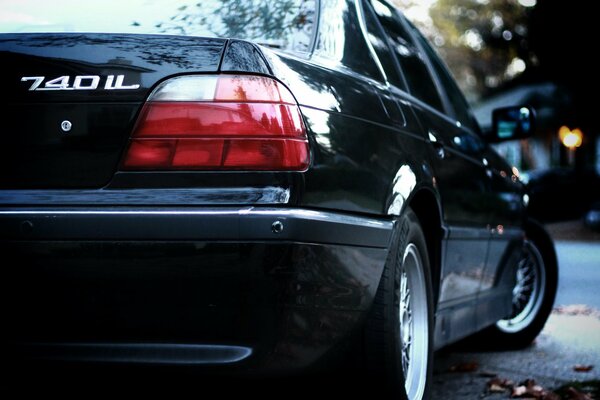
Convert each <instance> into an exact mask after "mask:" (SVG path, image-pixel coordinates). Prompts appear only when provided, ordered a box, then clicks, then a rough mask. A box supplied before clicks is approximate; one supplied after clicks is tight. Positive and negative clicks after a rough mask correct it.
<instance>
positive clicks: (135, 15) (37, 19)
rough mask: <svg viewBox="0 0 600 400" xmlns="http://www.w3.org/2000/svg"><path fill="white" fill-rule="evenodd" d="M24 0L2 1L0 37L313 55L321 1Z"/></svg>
mask: <svg viewBox="0 0 600 400" xmlns="http://www.w3.org/2000/svg"><path fill="white" fill-rule="evenodd" d="M80 3H81V2H80V1H77V0H52V1H47V2H43V1H39V0H19V1H3V2H0V15H2V16H6V18H0V32H12V33H21V32H102V33H142V34H174V35H185V36H207V37H222V38H237V39H245V40H251V41H254V42H259V43H261V44H265V45H268V46H271V47H276V48H280V49H282V50H287V51H292V52H304V53H306V52H309V51H310V50H312V40H313V34H314V29H315V27H316V24H315V18H316V15H317V12H316V7H317V4H318V1H316V0H286V1H283V2H282V1H271V0H202V1H200V2H199V1H198V0H194V1H192V0H172V1H164V0H127V1H122V0H103V1H89V2H85V7H83V6H81V4H80Z"/></svg>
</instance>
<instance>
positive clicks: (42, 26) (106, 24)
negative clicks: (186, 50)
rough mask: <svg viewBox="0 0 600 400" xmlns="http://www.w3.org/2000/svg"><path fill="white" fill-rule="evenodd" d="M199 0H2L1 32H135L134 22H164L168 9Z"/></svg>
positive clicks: (0, 2) (147, 25)
mask: <svg viewBox="0 0 600 400" xmlns="http://www.w3.org/2000/svg"><path fill="white" fill-rule="evenodd" d="M197 2H198V0H195V1H192V0H188V1H186V0H183V1H181V0H180V1H178V2H177V3H176V5H173V3H174V2H173V1H168V0H101V1H82V0H51V1H47V0H0V32H17V33H18V32H65V31H66V32H73V31H79V32H101V31H104V32H106V31H110V32H121V33H127V32H133V33H140V31H141V29H140V28H136V27H134V26H131V23H132V22H133V21H137V22H140V23H142V25H143V26H144V27H152V26H154V25H155V24H156V23H157V22H159V21H164V20H165V17H166V16H167V15H165V10H171V9H172V12H169V13H168V14H169V15H174V14H175V13H176V11H177V6H179V5H181V4H195V3H197Z"/></svg>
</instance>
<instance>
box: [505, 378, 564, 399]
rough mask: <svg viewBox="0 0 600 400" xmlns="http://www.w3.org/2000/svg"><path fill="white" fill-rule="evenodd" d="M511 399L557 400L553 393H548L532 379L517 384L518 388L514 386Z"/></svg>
mask: <svg viewBox="0 0 600 400" xmlns="http://www.w3.org/2000/svg"><path fill="white" fill-rule="evenodd" d="M511 397H519V398H521V399H539V400H555V399H557V398H558V397H556V395H555V394H554V393H552V392H548V391H546V390H544V388H543V387H541V386H540V385H537V384H536V383H535V381H534V380H533V379H526V380H525V381H523V382H521V383H519V385H518V386H514V387H513V389H512V393H511Z"/></svg>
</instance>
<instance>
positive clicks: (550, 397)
mask: <svg viewBox="0 0 600 400" xmlns="http://www.w3.org/2000/svg"><path fill="white" fill-rule="evenodd" d="M542 400H561V398H560V396H559V395H557V394H556V393H554V392H547V393H546V394H545V395H544V396H543V397H542Z"/></svg>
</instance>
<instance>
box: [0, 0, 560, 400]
mask: <svg viewBox="0 0 600 400" xmlns="http://www.w3.org/2000/svg"><path fill="white" fill-rule="evenodd" d="M28 3H29V2H28V1H24V2H22V3H18V4H21V5H22V6H21V7H22V8H26V7H27V4H28ZM59 3H61V1H60V0H58V1H57V2H55V3H53V7H54V9H55V10H57V11H56V12H55V13H54V14H52V15H45V16H39V15H37V14H35V13H36V12H42V11H44V12H45V11H47V10H48V7H46V8H43V7H42V8H40V9H37V8H35V7H30V8H29V9H26V10H23V9H19V10H16V11H15V10H13V11H12V12H13V13H12V14H10V15H24V14H25V15H26V16H28V17H27V18H22V20H23V21H25V22H23V23H24V24H29V25H26V26H24V27H18V29H17V28H15V27H14V26H9V28H10V29H12V30H13V31H18V32H34V31H40V30H41V31H44V30H47V32H45V33H7V34H2V35H0V61H1V63H2V66H3V71H4V77H3V79H4V82H5V83H4V88H5V90H4V91H3V96H2V107H0V110H1V113H2V119H1V120H2V121H3V128H2V138H3V141H4V145H3V146H2V147H1V148H0V153H1V155H0V171H1V173H0V188H1V189H0V235H1V238H2V241H1V249H2V254H3V259H4V260H5V261H4V262H3V265H4V268H3V273H4V276H3V283H4V285H3V294H4V296H5V301H4V302H3V305H4V309H3V319H4V331H5V333H6V334H7V335H8V336H9V338H10V339H9V340H10V342H9V343H10V348H11V349H12V352H13V355H14V356H15V357H18V358H20V359H21V360H39V359H45V360H48V359H52V360H72V361H90V362H92V361H95V362H109V363H136V364H169V365H170V364H185V365H196V366H199V365H200V366H205V367H209V369H210V368H212V367H215V368H216V367H219V368H220V369H219V370H220V371H223V370H224V371H228V370H231V371H235V372H236V373H240V372H251V373H266V374H268V373H275V372H277V373H293V372H296V371H301V370H306V369H310V368H311V367H313V366H315V365H317V364H318V363H319V362H320V360H323V359H324V358H327V357H329V356H330V355H332V354H333V353H335V352H336V351H338V350H339V349H347V348H348V346H347V344H348V343H350V344H351V345H352V346H361V347H362V350H360V351H358V350H357V351H354V354H355V355H357V357H358V355H362V354H364V355H365V356H364V359H361V361H360V364H361V365H364V366H366V367H367V369H368V370H370V371H372V372H373V373H374V375H375V376H377V377H379V378H381V379H382V381H383V384H385V385H388V386H387V387H388V388H390V389H391V390H394V391H397V392H399V393H401V395H402V397H404V398H409V399H421V398H426V397H427V393H428V388H429V385H430V382H431V370H432V352H433V350H435V349H439V348H441V347H443V346H445V345H447V344H449V343H452V342H455V341H457V340H459V339H462V338H465V337H467V336H469V335H472V334H474V333H476V332H479V335H480V336H479V339H478V340H482V338H483V340H485V341H488V342H489V343H491V344H494V345H495V346H497V347H519V346H525V345H528V344H529V343H530V342H531V341H532V340H533V339H534V338H535V336H536V335H537V334H538V333H539V332H540V330H541V329H542V327H543V325H544V323H545V321H546V318H547V317H548V314H549V312H550V309H551V306H552V303H553V300H554V294H555V290H556V281H557V262H556V257H555V254H554V249H553V243H552V241H551V239H550V237H549V236H548V235H547V234H546V233H545V232H544V230H543V228H542V227H541V226H540V225H539V224H537V223H536V222H534V221H533V220H531V219H529V218H528V215H527V207H526V205H527V204H526V203H527V197H526V196H524V194H525V192H524V189H523V185H522V184H521V183H520V182H519V180H518V178H517V177H516V176H514V175H513V173H512V172H511V167H510V166H509V165H507V163H506V162H505V161H504V160H503V159H502V158H501V157H499V156H498V155H497V154H496V153H495V152H494V151H493V150H492V149H491V148H490V146H489V145H488V143H490V142H495V141H500V140H509V139H513V138H522V137H525V136H527V135H528V134H529V132H530V130H531V128H532V125H531V124H532V122H533V112H532V110H530V109H529V108H527V107H514V108H509V109H502V110H497V111H496V112H495V114H494V127H495V129H494V132H493V133H492V134H490V135H489V136H487V137H484V136H483V135H482V134H481V133H480V131H479V127H478V125H477V123H476V122H475V120H474V118H473V116H472V114H471V111H470V109H469V107H468V105H467V103H466V102H465V99H464V97H463V95H462V94H461V92H460V91H459V89H458V88H457V86H456V84H455V82H454V80H453V79H452V77H451V75H450V74H449V73H448V71H447V69H446V68H445V66H444V64H443V63H442V62H441V61H440V59H439V58H438V56H437V55H436V53H435V51H434V50H432V48H431V47H430V45H429V44H428V43H427V42H426V40H425V39H424V38H423V36H422V35H421V34H420V33H419V32H418V31H417V30H416V29H415V28H414V27H413V26H412V25H411V24H410V23H409V22H408V21H407V20H406V19H405V18H404V17H403V16H402V14H401V13H400V12H399V11H398V10H396V9H395V8H393V7H392V6H390V5H389V4H388V3H386V2H385V1H379V0H371V1H367V0H365V1H361V0H356V1H354V0H352V1H351V0H347V1H346V0H331V1H314V0H312V1H310V0H289V1H285V2H278V1H271V2H267V1H260V0H252V1H243V2H242V1H235V0H211V1H206V2H201V3H199V4H198V6H193V5H188V3H187V2H182V3H185V4H184V5H182V6H179V5H177V4H173V3H177V2H171V5H170V6H167V5H165V4H163V5H162V6H161V8H160V9H157V8H156V5H155V6H154V8H152V7H151V6H150V5H148V6H147V8H143V9H142V8H140V9H139V12H137V11H136V12H131V13H127V12H126V11H127V10H124V11H123V10H122V12H121V13H120V14H119V15H116V14H115V15H114V16H113V17H111V18H109V17H107V16H106V15H105V14H106V13H112V12H113V11H114V7H111V4H112V3H111V2H110V1H108V2H96V3H94V4H92V3H89V5H88V3H86V8H85V10H69V9H67V8H62V7H60V4H59ZM125 3H127V4H125ZM138 3H140V1H139V0H136V1H133V0H132V2H120V7H129V9H131V8H132V7H134V6H135V5H137V4H138ZM10 4H13V3H10ZM70 4H71V3H70ZM144 4H146V3H144ZM147 4H150V3H147ZM152 4H155V3H152ZM13 6H14V7H17V6H15V5H14V4H13ZM7 7H8V6H7ZM88 7H89V8H88ZM140 7H141V6H140ZM40 10H42V11H40ZM58 10H59V11H60V12H58ZM153 10H154V11H156V13H155V14H151V13H152V12H154V11H153ZM18 13H20V14H18ZM27 13H29V14H27ZM82 13H85V15H86V16H87V18H83V17H82V18H79V15H80V14H82ZM121 14H125V15H121ZM150 14H151V15H150ZM7 15H8V14H7ZM89 16H93V18H91V19H90V18H89ZM42 17H43V18H42ZM57 18H63V19H64V20H65V21H63V20H59V21H58V22H57V20H56V19H57ZM37 20H41V21H51V22H52V23H53V25H47V24H46V25H44V24H43V23H40V25H39V26H36V25H35V24H34V23H35V21H37ZM32 21H33V22H32ZM122 21H126V24H124V25H119V24H120V23H121V22H122ZM15 23H16V22H15ZM86 24H87V25H86ZM13 25H14V24H13ZM3 26H4V25H3ZM7 29H8V28H7ZM64 30H68V31H71V32H74V33H61V32H60V31H64ZM48 31H49V32H48ZM96 31H98V33H95V32H96ZM81 32H87V33H81ZM103 32H104V33H103ZM105 32H116V33H105ZM153 33H157V34H153ZM208 36H210V37H208ZM356 338H359V339H358V340H356ZM363 350H364V351H363Z"/></svg>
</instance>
